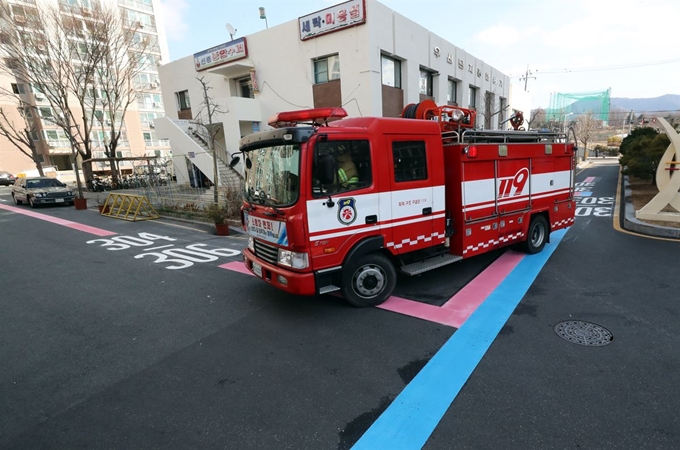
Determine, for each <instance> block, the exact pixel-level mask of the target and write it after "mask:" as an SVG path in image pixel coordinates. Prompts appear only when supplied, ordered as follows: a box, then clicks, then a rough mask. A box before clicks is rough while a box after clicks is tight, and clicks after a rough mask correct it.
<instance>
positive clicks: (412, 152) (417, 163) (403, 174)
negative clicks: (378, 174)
mask: <svg viewBox="0 0 680 450" xmlns="http://www.w3.org/2000/svg"><path fill="white" fill-rule="evenodd" d="M392 156H393V157H394V181H397V182H400V181H416V180H427V158H426V156H425V142H423V141H406V142H393V143H392Z"/></svg>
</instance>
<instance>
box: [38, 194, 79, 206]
mask: <svg viewBox="0 0 680 450" xmlns="http://www.w3.org/2000/svg"><path fill="white" fill-rule="evenodd" d="M31 198H33V203H35V204H36V205H62V204H64V203H66V204H70V203H73V199H74V198H75V197H58V198H53V197H35V196H33V197H31Z"/></svg>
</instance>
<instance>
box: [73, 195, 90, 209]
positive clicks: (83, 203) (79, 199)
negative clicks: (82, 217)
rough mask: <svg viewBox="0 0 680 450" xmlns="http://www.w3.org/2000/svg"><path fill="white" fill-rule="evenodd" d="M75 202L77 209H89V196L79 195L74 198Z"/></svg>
mask: <svg viewBox="0 0 680 450" xmlns="http://www.w3.org/2000/svg"><path fill="white" fill-rule="evenodd" d="M73 204H74V205H75V207H76V209H81V210H82V209H87V198H86V197H85V196H82V195H77V196H76V197H75V198H74V199H73Z"/></svg>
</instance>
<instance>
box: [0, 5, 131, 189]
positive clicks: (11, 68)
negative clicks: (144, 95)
mask: <svg viewBox="0 0 680 450" xmlns="http://www.w3.org/2000/svg"><path fill="white" fill-rule="evenodd" d="M17 8H21V10H20V12H21V14H20V15H19V14H17ZM0 15H2V17H4V18H5V20H2V21H0V39H1V40H2V43H3V45H2V52H3V53H4V54H3V55H2V56H3V58H1V59H0V70H2V71H5V72H7V73H9V74H11V75H14V76H15V77H17V78H18V79H22V80H26V81H27V82H28V83H30V84H31V86H32V87H33V89H35V90H37V91H39V92H40V93H42V94H44V96H45V97H46V99H47V101H48V102H49V105H50V108H51V111H52V113H50V114H49V116H48V117H45V116H43V118H47V119H49V120H50V121H51V122H52V123H54V124H55V125H57V126H58V127H59V128H61V129H62V130H63V131H64V133H65V134H66V137H67V138H68V140H69V142H70V144H71V155H72V159H73V163H74V167H76V180H77V183H78V192H79V196H80V197H82V185H81V181H80V177H79V176H77V175H78V174H77V167H78V166H77V161H76V155H80V157H81V159H82V160H83V161H87V160H89V159H91V158H92V151H93V145H92V138H91V132H92V131H93V126H94V125H95V123H96V122H97V121H98V120H100V119H98V117H97V115H98V114H99V113H102V117H103V104H102V103H99V104H98V103H97V101H98V99H97V96H96V94H94V92H96V89H97V88H98V87H102V89H103V90H105V91H107V92H109V91H110V92H114V91H116V88H114V86H121V85H122V86H125V85H126V84H125V83H124V82H121V81H120V80H121V77H120V76H119V75H117V73H118V71H119V70H120V68H121V65H120V62H121V61H129V60H132V61H134V60H135V58H138V57H139V56H138V55H136V54H135V49H134V47H133V46H131V47H130V48H128V49H125V48H124V46H122V44H121V43H122V42H133V41H132V40H131V39H130V38H128V36H130V34H131V33H134V30H135V28H134V27H126V26H125V25H126V24H125V23H124V22H123V20H122V18H121V16H120V12H119V10H118V9H117V6H116V5H114V4H111V5H108V4H103V3H102V2H97V1H93V2H92V3H91V7H90V8H88V9H87V10H85V9H84V8H81V7H79V6H69V5H68V4H66V3H59V4H47V3H45V4H39V6H33V5H27V4H24V5H20V6H17V5H15V4H9V3H8V2H7V1H6V0H0ZM19 17H20V19H18V18H19ZM111 46H114V48H111ZM127 50H129V51H127ZM131 55H132V56H131ZM116 64H118V65H116ZM123 72H124V73H127V74H128V75H129V74H130V72H129V71H128V72H125V68H123ZM112 79H113V81H112ZM131 85H132V81H131V80H128V82H127V86H128V87H130V86H131ZM100 91H101V89H100ZM118 92H120V94H119V95H116V94H113V97H115V98H117V100H107V101H108V104H109V107H110V108H114V107H117V106H120V105H121V104H124V105H125V110H126V109H127V105H129V102H131V101H132V100H129V102H125V101H123V102H121V101H120V99H122V98H125V95H124V92H125V91H124V89H122V88H121V89H119V91H118ZM132 99H134V96H133V97H132ZM97 106H100V107H102V109H98V107H97ZM114 118H116V119H118V120H119V123H120V124H122V122H123V119H124V114H120V112H118V114H117V115H116V114H114V115H113V116H112V117H111V123H113V122H114V120H113V119H114ZM100 125H101V124H100ZM120 128H121V127H118V132H117V133H116V132H115V131H116V129H115V128H114V129H112V130H111V131H112V133H111V135H110V136H111V137H112V138H113V137H115V142H116V144H117V142H118V141H117V140H118V138H119V137H120ZM83 172H84V177H85V179H90V178H91V177H92V167H91V164H89V163H87V164H83Z"/></svg>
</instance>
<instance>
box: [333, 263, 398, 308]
mask: <svg viewBox="0 0 680 450" xmlns="http://www.w3.org/2000/svg"><path fill="white" fill-rule="evenodd" d="M396 284H397V271H396V270H395V268H394V265H393V264H392V262H391V261H390V260H389V259H388V258H387V257H386V256H384V255H382V254H380V253H369V254H367V255H364V256H362V257H361V258H359V259H358V260H357V261H356V262H355V263H351V264H350V266H349V267H347V270H346V271H345V273H344V275H343V283H342V286H343V287H342V295H343V296H344V297H345V300H347V301H348V302H349V303H351V304H352V305H354V306H357V307H360V308H365V307H368V306H376V305H379V304H381V303H383V302H384V301H385V300H387V299H388V298H389V296H390V295H392V291H393V290H394V286H395V285H396Z"/></svg>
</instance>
